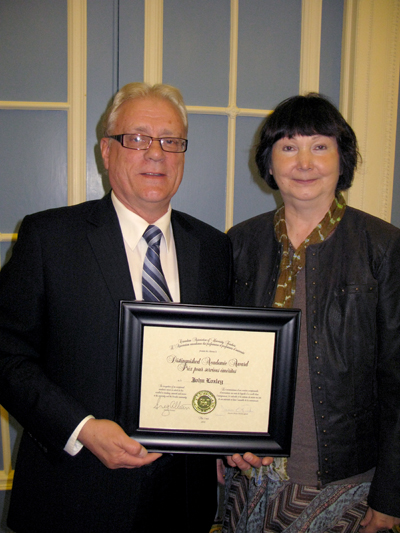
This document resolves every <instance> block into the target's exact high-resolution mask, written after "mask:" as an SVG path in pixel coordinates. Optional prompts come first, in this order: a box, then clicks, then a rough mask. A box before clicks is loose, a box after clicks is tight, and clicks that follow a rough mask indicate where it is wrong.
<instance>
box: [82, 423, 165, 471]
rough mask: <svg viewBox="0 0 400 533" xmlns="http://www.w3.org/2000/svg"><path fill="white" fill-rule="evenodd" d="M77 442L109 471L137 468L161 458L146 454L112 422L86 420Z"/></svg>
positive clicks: (137, 443) (154, 454)
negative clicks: (109, 469)
mask: <svg viewBox="0 0 400 533" xmlns="http://www.w3.org/2000/svg"><path fill="white" fill-rule="evenodd" d="M78 440H79V441H80V442H81V443H82V444H83V445H84V446H85V447H86V448H87V449H88V450H90V451H91V452H92V453H93V454H94V455H95V456H96V457H97V458H98V459H100V461H101V462H102V463H103V464H104V465H105V466H106V467H107V468H111V469H116V468H139V467H141V466H144V465H148V464H150V463H152V462H153V461H155V460H156V459H158V458H159V457H161V454H160V453H148V452H147V450H146V448H144V447H143V446H142V445H141V444H140V443H139V442H137V441H135V440H133V439H131V438H130V437H128V435H127V434H126V433H125V431H124V430H123V429H122V428H121V427H120V426H119V425H118V424H116V423H115V422H113V421H112V420H97V419H90V420H88V421H87V422H86V424H85V425H84V426H83V428H82V429H81V431H80V433H79V436H78Z"/></svg>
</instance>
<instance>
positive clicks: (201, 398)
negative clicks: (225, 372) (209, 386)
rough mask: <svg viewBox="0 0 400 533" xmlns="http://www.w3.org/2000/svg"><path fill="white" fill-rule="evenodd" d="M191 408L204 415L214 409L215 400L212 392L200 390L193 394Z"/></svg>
mask: <svg viewBox="0 0 400 533" xmlns="http://www.w3.org/2000/svg"><path fill="white" fill-rule="evenodd" d="M192 405H193V409H194V410H195V411H197V412H198V413H202V414H204V415H206V414H207V413H211V411H214V409H215V406H216V405H217V400H216V399H215V396H214V394H213V393H212V392H210V391H208V390H202V391H200V392H198V393H197V394H195V395H194V398H193V401H192Z"/></svg>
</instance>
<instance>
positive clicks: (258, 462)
mask: <svg viewBox="0 0 400 533" xmlns="http://www.w3.org/2000/svg"><path fill="white" fill-rule="evenodd" d="M226 459H227V461H228V464H229V466H233V467H235V466H237V467H238V468H240V470H248V469H249V468H252V467H254V468H260V466H268V465H270V464H271V463H272V461H273V460H274V458H273V457H258V456H257V455H254V453H250V452H246V453H245V454H244V455H243V457H242V456H241V455H239V454H238V453H235V454H234V455H231V456H229V457H227V458H226Z"/></svg>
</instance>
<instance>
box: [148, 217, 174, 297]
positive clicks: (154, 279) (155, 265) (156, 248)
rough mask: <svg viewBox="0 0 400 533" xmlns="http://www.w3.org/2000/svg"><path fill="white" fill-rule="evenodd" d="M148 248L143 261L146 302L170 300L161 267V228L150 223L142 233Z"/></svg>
mask: <svg viewBox="0 0 400 533" xmlns="http://www.w3.org/2000/svg"><path fill="white" fill-rule="evenodd" d="M143 238H144V239H145V241H146V242H147V245H148V248H147V253H146V257H145V258H144V263H143V274H142V292H143V300H144V301H146V302H172V298H171V295H170V293H169V290H168V286H167V282H166V280H165V277H164V273H163V271H162V268H161V261H160V240H161V230H160V229H159V228H157V226H153V225H150V226H148V227H147V229H146V231H145V232H144V233H143Z"/></svg>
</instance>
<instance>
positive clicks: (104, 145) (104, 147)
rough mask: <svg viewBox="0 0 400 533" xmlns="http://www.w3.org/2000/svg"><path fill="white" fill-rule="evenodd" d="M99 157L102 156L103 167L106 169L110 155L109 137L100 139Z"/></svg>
mask: <svg viewBox="0 0 400 533" xmlns="http://www.w3.org/2000/svg"><path fill="white" fill-rule="evenodd" d="M100 150H101V157H102V158H103V163H104V167H105V169H106V170H108V161H109V156H110V139H107V138H106V137H103V138H102V139H101V140H100Z"/></svg>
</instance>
